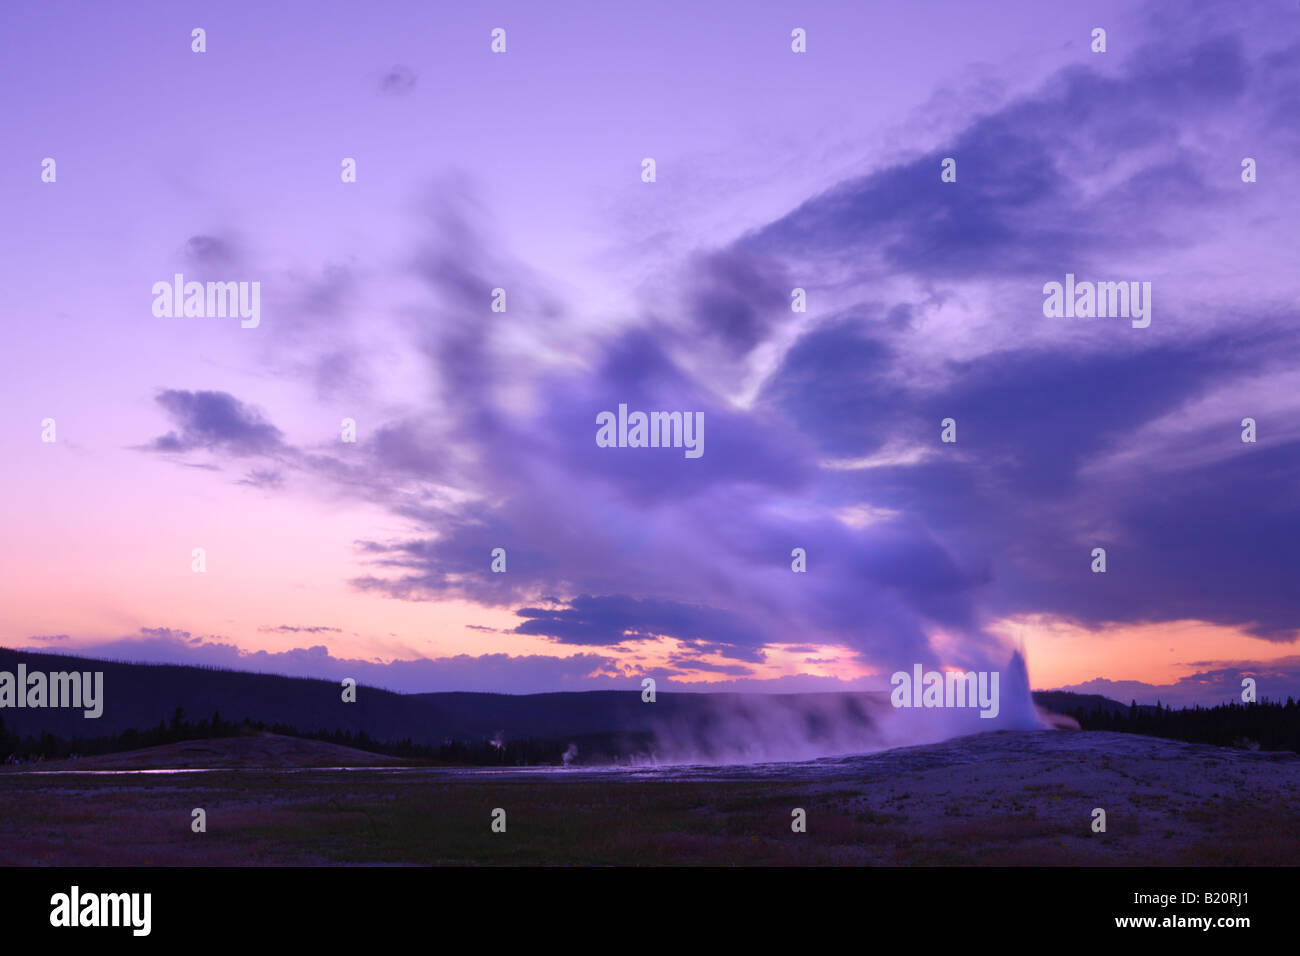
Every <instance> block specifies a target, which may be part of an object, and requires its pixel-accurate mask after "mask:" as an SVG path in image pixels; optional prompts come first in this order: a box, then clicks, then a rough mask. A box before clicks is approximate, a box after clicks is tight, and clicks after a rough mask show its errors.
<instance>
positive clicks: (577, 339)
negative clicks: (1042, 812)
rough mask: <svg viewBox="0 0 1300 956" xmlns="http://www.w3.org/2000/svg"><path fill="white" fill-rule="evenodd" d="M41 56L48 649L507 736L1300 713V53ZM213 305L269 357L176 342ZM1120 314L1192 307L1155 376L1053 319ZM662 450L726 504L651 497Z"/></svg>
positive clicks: (1090, 331)
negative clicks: (475, 709) (1067, 716)
mask: <svg viewBox="0 0 1300 956" xmlns="http://www.w3.org/2000/svg"><path fill="white" fill-rule="evenodd" d="M471 7H472V8H471ZM986 7H994V8H995V9H987V8H986ZM8 21H9V22H8V23H7V26H6V29H5V31H4V32H3V35H2V36H0V89H2V90H3V91H4V93H5V101H6V104H5V109H4V114H5V115H4V117H3V119H2V120H0V124H2V125H0V130H2V134H0V210H3V212H4V222H5V226H6V228H4V229H3V230H0V263H3V264H4V265H3V272H4V280H5V281H4V288H5V292H6V295H5V304H4V307H3V309H4V311H3V316H4V318H3V325H2V329H3V332H2V335H3V340H2V341H3V348H0V456H2V458H3V462H4V471H3V478H2V480H3V487H4V491H5V494H4V498H3V500H4V502H5V505H4V512H3V514H2V515H0V518H2V519H3V527H4V537H3V541H4V544H3V547H0V581H3V585H0V587H2V588H3V594H2V596H0V643H3V644H5V645H7V646H15V647H25V648H31V649H41V650H47V651H56V652H69V653H78V654H87V655H95V656H112V657H115V658H125V659H133V660H148V661H177V662H195V663H199V662H201V663H207V664H216V665H223V666H233V667H242V668H249V669H259V670H273V671H277V672H281V673H292V674H303V675H312V676H329V677H342V676H353V677H356V678H357V679H359V680H362V681H363V682H365V683H370V684H377V685H380V686H385V687H391V688H394V689H399V690H452V689H470V690H493V691H506V692H530V691H545V690H574V689H590V688H605V687H629V686H637V685H638V684H639V679H640V677H641V676H642V675H646V674H649V675H653V676H656V677H659V678H661V680H662V681H666V682H667V683H666V686H669V687H678V688H692V689H752V690H765V689H770V690H790V689H826V690H830V689H848V688H881V687H886V686H887V681H888V676H889V674H890V673H892V672H893V671H895V670H898V669H910V668H911V665H912V664H913V662H922V663H925V664H927V665H931V666H938V665H955V666H962V667H975V666H981V665H987V666H992V667H999V666H1001V665H1003V664H1005V662H1006V659H1007V656H1008V654H1009V653H1010V649H1011V648H1013V647H1016V646H1022V647H1024V648H1025V650H1026V656H1027V658H1028V663H1029V670H1030V676H1031V680H1032V683H1033V686H1034V687H1036V688H1054V687H1066V688H1069V689H1077V690H1083V691H1090V692H1099V693H1105V694H1108V695H1110V696H1114V697H1118V698H1121V699H1123V700H1127V699H1129V698H1130V697H1136V698H1137V699H1138V700H1140V701H1154V700H1155V699H1156V698H1157V697H1158V698H1160V699H1162V700H1164V701H1165V702H1173V703H1186V702H1192V701H1201V702H1210V701H1217V700H1220V699H1228V698H1231V697H1235V696H1236V695H1237V694H1238V693H1239V689H1240V679H1241V676H1242V675H1243V674H1250V675H1253V676H1256V678H1257V680H1258V682H1259V690H1260V693H1261V694H1262V695H1265V696H1271V697H1277V696H1286V695H1287V694H1300V649H1298V648H1297V643H1296V641H1297V637H1298V636H1300V599H1298V598H1297V595H1298V594H1300V589H1297V586H1296V582H1295V572H1296V569H1297V568H1300V482H1297V480H1296V479H1297V475H1298V474H1300V388H1298V386H1300V363H1298V361H1297V360H1298V359H1300V335H1298V334H1297V331H1296V328H1297V325H1298V324H1300V314H1298V312H1300V310H1298V308H1297V305H1296V303H1297V301H1300V269H1297V267H1296V257H1297V247H1298V243H1297V238H1300V226H1298V225H1297V223H1298V222H1300V199H1298V198H1297V196H1298V195H1300V193H1298V192H1297V190H1296V188H1295V182H1296V172H1297V158H1296V157H1297V155H1298V154H1300V122H1297V116H1300V7H1286V6H1285V5H1282V4H1278V3H1276V2H1263V0H1233V2H1215V3H1206V4H1195V5H1191V4H1186V3H1182V2H1172V3H1154V4H1133V3H1131V2H1095V3H1070V4H1066V3H1044V2H1042V0H1023V2H1000V3H998V4H995V5H984V4H970V3H964V2H937V0H930V2H926V0H917V2H912V3H885V4H861V3H827V4H818V5H817V7H816V9H815V10H812V11H809V10H807V9H804V8H803V5H799V4H792V3H783V2H762V3H755V2H744V3H739V2H737V3H710V4H699V3H696V2H681V3H673V2H668V3H656V4H647V5H636V4H621V3H620V4H600V5H596V4H579V3H574V2H561V3H556V4H545V5H540V4H535V3H523V2H513V3H499V4H475V5H444V4H426V3H414V2H410V3H406V2H401V3H399V2H385V3H379V4H374V5H365V6H364V7H358V6H357V5H356V4H341V3H340V4H329V3H276V4H273V5H272V4H267V5H262V4H252V3H238V4H192V5H178V4H174V3H163V2H159V3H133V4H131V5H129V7H124V6H118V5H114V6H112V7H111V8H107V7H105V6H104V5H101V4H92V3H86V4H60V5H59V6H58V7H57V9H49V8H47V7H37V6H34V5H31V4H28V5H24V6H22V7H21V8H16V9H15V11H14V12H13V14H12V15H11V16H10V17H9V18H8ZM195 27H202V28H204V29H205V30H206V34H207V35H206V40H207V52H205V53H194V52H192V51H191V30H192V29H193V28H195ZM497 27H500V28H503V29H504V30H505V31H506V36H507V51H506V52H505V53H504V54H494V53H493V52H491V49H490V44H491V31H492V30H493V28H497ZM796 27H800V28H803V29H804V30H806V31H807V52H806V53H802V54H796V53H794V52H792V51H791V47H790V43H791V40H790V34H791V30H792V29H794V28H796ZM1096 27H1102V28H1104V29H1105V30H1106V31H1107V40H1106V43H1107V49H1106V52H1105V53H1094V52H1092V50H1091V49H1090V44H1091V33H1092V30H1093V29H1094V28H1096ZM46 157H49V158H53V159H54V160H55V161H56V164H57V167H56V168H57V178H56V181H55V182H53V183H49V182H43V181H42V177H41V171H42V160H43V159H45V158H46ZM346 157H350V158H354V159H355V160H356V168H357V181H356V182H355V183H344V182H342V180H341V177H340V169H341V163H342V161H343V159H344V158H346ZM646 157H651V158H653V159H654V160H655V162H656V164H657V179H656V181H655V182H653V183H646V182H643V181H642V178H641V172H642V160H643V159H644V158H646ZM945 157H953V158H955V159H956V160H957V181H956V182H955V183H945V182H941V180H940V162H941V160H942V159H943V158H945ZM1245 157H1251V158H1253V159H1254V160H1255V161H1256V163H1257V170H1258V181H1257V182H1252V183H1245V182H1243V181H1242V160H1243V158H1245ZM178 272H179V273H183V274H184V275H185V277H186V279H187V280H198V281H209V280H220V281H225V280H230V281H257V282H260V284H261V321H260V324H259V325H258V327H257V328H241V325H240V322H239V320H238V319H237V318H235V319H232V318H214V317H203V318H201V317H188V318H183V317H181V318H166V317H157V316H155V315H154V313H153V309H152V305H153V294H152V292H151V289H152V286H153V284H154V283H155V282H159V281H170V280H171V279H172V277H173V275H174V274H175V273H178ZM1067 273H1072V274H1074V275H1076V276H1077V277H1078V278H1079V279H1080V280H1092V281H1110V280H1113V281H1144V282H1150V283H1151V285H1152V321H1151V324H1150V326H1149V327H1148V328H1133V327H1132V326H1131V325H1130V323H1129V321H1128V320H1127V319H1120V318H1048V317H1046V316H1045V315H1044V313H1043V285H1044V283H1047V282H1052V281H1056V282H1062V281H1063V280H1064V277H1065V275H1066V274H1067ZM498 287H499V288H504V289H505V290H506V302H507V309H506V311H505V312H504V313H501V312H493V311H492V309H491V301H492V290H493V289H494V288H498ZM796 287H799V288H803V289H805V290H806V291H807V302H808V308H807V311H806V312H805V313H796V312H793V311H792V310H791V305H790V303H791V290H792V289H794V288H796ZM620 403H626V404H627V405H628V406H629V408H630V409H633V410H636V409H641V410H647V411H649V410H680V411H687V410H689V411H701V412H703V413H704V419H705V423H706V430H705V453H704V455H703V456H702V457H701V458H698V459H688V458H686V457H685V456H684V455H683V454H682V452H681V450H675V449H632V448H619V449H611V448H599V447H597V445H596V442H595V434H596V415H597V414H598V413H599V412H601V411H605V410H615V409H617V407H618V405H619V404H620ZM948 417H952V418H954V419H955V420H956V422H957V438H958V440H957V442H956V443H953V444H946V443H942V442H941V441H940V422H941V420H942V419H944V418H948ZM1245 417H1251V418H1254V419H1255V420H1256V422H1257V429H1258V440H1257V442H1255V443H1253V444H1248V443H1243V442H1242V440H1241V432H1242V427H1241V421H1242V419H1243V418H1245ZM47 418H52V419H54V420H55V422H56V434H57V438H56V440H55V441H54V442H53V443H49V442H43V441H42V440H41V438H42V424H41V423H42V421H43V420H44V419H47ZM344 418H352V419H355V421H356V423H357V441H356V443H355V444H348V443H344V442H343V441H341V439H340V423H341V421H342V420H343V419H344ZM197 547H201V548H203V549H205V551H206V555H207V570H206V572H205V573H202V574H198V573H194V572H193V571H192V569H191V552H192V549H194V548H197ZM498 547H500V548H504V549H506V553H507V561H508V570H507V571H506V573H504V574H494V573H492V572H491V571H490V567H489V565H490V553H491V551H492V549H493V548H498ZM796 547H799V548H804V549H806V551H807V555H808V559H807V560H808V571H807V573H804V574H796V573H793V572H792V570H791V557H790V555H791V550H792V549H793V548H796ZM1096 547H1104V548H1105V549H1106V552H1107V571H1106V573H1105V574H1094V573H1092V571H1091V570H1090V564H1091V560H1092V559H1091V552H1092V549H1093V548H1096ZM661 686H665V684H663V683H661Z"/></svg>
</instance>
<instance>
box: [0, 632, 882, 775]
mask: <svg viewBox="0 0 1300 956" xmlns="http://www.w3.org/2000/svg"><path fill="white" fill-rule="evenodd" d="M20 662H21V663H23V664H25V665H26V666H27V670H28V672H32V671H45V672H52V671H82V672H85V671H103V673H104V706H103V715H102V716H101V717H99V718H97V719H93V720H89V719H86V718H84V717H83V716H82V712H81V711H80V710H73V709H51V708H46V709H39V710H37V709H16V708H5V709H4V710H0V720H3V723H4V729H5V731H6V732H7V733H9V734H12V735H17V736H19V737H38V736H39V735H40V734H42V733H50V734H54V735H56V736H58V737H61V738H74V737H100V736H109V735H114V734H120V733H122V732H124V731H128V730H147V729H150V728H155V727H158V725H159V724H169V723H170V722H172V721H173V718H174V716H175V714H176V711H177V708H180V709H181V710H182V711H183V713H184V717H185V718H186V719H188V720H190V721H198V720H210V719H211V718H212V716H213V715H214V714H216V713H219V714H220V716H221V718H222V720H223V721H226V722H231V721H242V720H250V721H257V722H260V723H262V724H265V725H267V726H268V727H270V726H273V725H284V726H290V727H294V728H296V729H297V730H298V731H300V732H303V733H312V732H317V731H327V732H343V733H351V734H353V735H358V734H365V735H366V736H368V737H369V738H371V739H373V740H375V741H401V740H410V741H411V742H413V743H415V744H420V745H423V746H429V747H437V746H439V745H442V744H444V743H447V742H450V741H468V742H481V741H486V740H489V739H491V738H492V737H495V736H496V735H498V734H500V735H501V736H502V737H503V738H504V739H507V740H511V739H519V738H525V737H527V738H560V737H568V736H573V737H580V736H583V735H601V734H620V733H622V734H635V735H645V734H656V735H658V736H659V737H660V738H661V739H663V738H671V739H672V740H673V741H674V743H675V745H676V747H677V749H678V750H690V751H692V752H698V753H700V754H701V755H707V754H710V753H711V752H712V751H713V750H715V749H716V747H717V746H718V742H719V740H722V739H727V740H729V741H735V740H737V739H739V740H740V741H742V746H748V745H752V746H753V747H755V748H757V750H758V751H759V752H756V753H755V754H754V755H755V756H764V755H766V756H773V757H776V756H780V754H778V753H776V752H773V753H770V754H766V753H764V752H762V748H764V747H767V746H772V747H782V746H787V745H788V747H789V748H790V749H798V747H799V746H802V745H807V744H809V743H812V744H817V743H828V742H833V743H836V744H843V745H845V749H853V747H854V745H856V744H858V743H863V744H866V743H869V741H870V736H871V732H872V719H871V713H872V712H873V711H874V710H876V709H877V708H879V707H880V706H882V705H883V706H888V703H887V701H886V700H884V697H883V695H877V694H866V693H843V694H775V695H769V694H762V695H757V694H689V693H688V694H683V693H660V694H659V695H658V697H657V700H656V701H655V704H654V706H653V707H650V706H647V705H646V704H644V703H642V701H641V695H640V690H639V688H629V689H628V690H626V691H586V692H579V693H553V694H528V695H519V696H515V695H508V694H482V693H435V694H397V693H393V692H391V691H385V690H379V689H376V688H371V687H364V686H363V687H359V688H358V690H357V699H356V702H355V703H344V702H343V700H342V695H341V687H340V685H339V684H338V683H335V682H333V681H328V680H316V679H309V678H300V677H282V676H277V675H271V674H254V673H249V672H247V671H231V670H216V669H212V668H204V667H193V666H182V665H173V664H131V663H124V662H113V661H95V660H90V659H86V658H79V657H70V656H66V655H55V654H36V653H27V652H19V651H14V650H11V649H8V648H0V670H7V671H11V672H12V671H15V670H16V668H17V665H18V664H19V663H20Z"/></svg>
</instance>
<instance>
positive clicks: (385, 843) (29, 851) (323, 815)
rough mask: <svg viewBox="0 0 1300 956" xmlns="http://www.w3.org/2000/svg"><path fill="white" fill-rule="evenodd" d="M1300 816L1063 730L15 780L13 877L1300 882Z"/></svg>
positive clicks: (1177, 758)
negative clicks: (1122, 870) (944, 870)
mask: <svg viewBox="0 0 1300 956" xmlns="http://www.w3.org/2000/svg"><path fill="white" fill-rule="evenodd" d="M141 753H145V752H141ZM329 756H337V754H334V753H331V754H329ZM120 762H121V764H122V765H123V766H140V765H141V764H142V763H148V761H147V760H143V759H142V758H141V757H140V756H139V755H122V757H121V758H120ZM75 766H76V765H75V764H72V765H69V764H63V765H55V764H50V765H46V766H45V767H43V768H41V769H47V770H55V769H72V768H73V767H75ZM196 807H202V808H203V809H205V810H206V812H207V832H206V833H194V832H192V831H191V829H190V822H191V810H192V809H193V808H196ZM498 807H500V808H503V809H504V810H505V811H506V815H507V816H506V820H507V828H506V832H505V833H493V832H492V830H491V826H490V823H491V815H492V811H493V810H494V808H498ZM796 807H801V808H803V809H805V810H806V811H807V832H806V833H794V832H792V831H791V825H790V824H791V811H792V809H794V808H796ZM1096 807H1100V808H1102V809H1104V810H1105V811H1106V814H1107V830H1106V832H1105V833H1094V832H1092V828H1091V823H1092V813H1093V809H1094V808H1096ZM1298 807H1300V758H1296V757H1295V756H1294V755H1285V754H1261V753H1251V752H1242V751H1234V750H1226V749H1219V748H1211V747H1200V746H1194V745H1188V744H1181V743H1176V742H1172V741H1166V740H1156V739H1154V738H1147V737H1136V736H1133V735H1127V734H1109V733H1083V732H1055V731H1043V732H1034V733H1023V734H1016V733H998V734H986V735H981V736H978V737H968V738H963V739H961V740H957V741H948V742H946V743H943V744H936V745H931V746H925V747H911V748H905V749H901V750H894V751H888V752H884V753H880V754H873V755H869V756H862V757H852V758H844V759H840V760H829V761H818V762H815V763H809V764H795V765H786V766H784V767H781V768H776V767H766V768H762V767H760V768H727V769H721V770H709V769H698V770H693V771H656V772H653V773H650V774H647V775H642V776H637V775H633V774H629V773H626V772H614V773H586V772H582V771H556V772H554V773H544V774H536V773H533V774H510V773H481V772H480V773H470V774H463V773H449V772H447V771H441V770H436V769H425V768H402V769H398V770H384V769H380V768H363V769H356V770H347V771H338V770H334V771H331V770H325V769H319V768H317V769H298V770H294V771H292V772H286V771H284V770H283V769H275V770H272V769H257V768H244V769H219V770H213V771H211V772H206V773H176V774H131V775H100V774H86V773H75V774H55V775H50V774H34V773H31V772H26V771H23V770H18V769H10V770H7V771H5V772H4V773H2V774H0V864H3V865H91V866H94V865H110V864H111V865H161V866H224V865H284V864H301V865H334V864H370V865H374V864H381V865H403V864H405V865H427V864H453V865H454V864H489V865H537V864H557V865H614V866H628V865H661V864H710V865H733V864H734V865H826V864H829V865H864V864H865V865H1020V864H1037V865H1193V864H1194V865H1247V866H1250V865H1265V866H1268V865H1283V864H1292V865H1293V864H1295V863H1296V861H1297V860H1300V813H1298V812H1297V808H1298Z"/></svg>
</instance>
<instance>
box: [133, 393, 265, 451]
mask: <svg viewBox="0 0 1300 956" xmlns="http://www.w3.org/2000/svg"><path fill="white" fill-rule="evenodd" d="M156 401H157V402H158V404H159V405H161V406H162V407H163V409H164V410H165V411H166V412H167V415H168V417H169V418H171V420H172V422H173V424H175V425H176V427H177V430H175V431H170V432H168V433H167V434H166V435H163V436H161V437H159V438H155V439H154V440H153V442H152V443H151V444H150V445H149V446H148V448H149V450H151V451H157V452H169V453H177V452H188V451H194V450H196V449H203V450H207V451H214V452H222V453H225V454H228V455H232V456H235V457H245V456H250V455H271V454H275V453H277V452H282V451H284V450H286V446H285V444H284V436H283V433H282V432H281V431H280V429H278V428H276V427H275V426H274V425H271V424H268V423H267V422H265V421H263V420H262V417H261V416H260V415H259V414H258V413H257V412H256V411H255V410H254V409H252V408H250V407H248V406H247V405H245V404H243V403H242V402H240V401H239V400H238V399H236V398H235V397H234V396H233V395H230V394H229V393H227V392H189V391H182V390H177V389H167V390H165V391H163V392H161V393H160V394H159V395H158V396H157V399H156Z"/></svg>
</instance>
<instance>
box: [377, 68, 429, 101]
mask: <svg viewBox="0 0 1300 956" xmlns="http://www.w3.org/2000/svg"><path fill="white" fill-rule="evenodd" d="M418 79H419V77H418V76H417V75H416V73H415V71H414V70H412V69H411V68H410V67H409V66H402V65H401V64H398V65H396V66H394V67H393V68H392V69H390V70H387V71H385V72H383V73H381V74H379V81H378V88H379V92H380V93H383V94H385V95H387V96H405V95H406V94H407V93H409V92H411V90H413V89H415V84H416V82H417V81H418Z"/></svg>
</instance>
